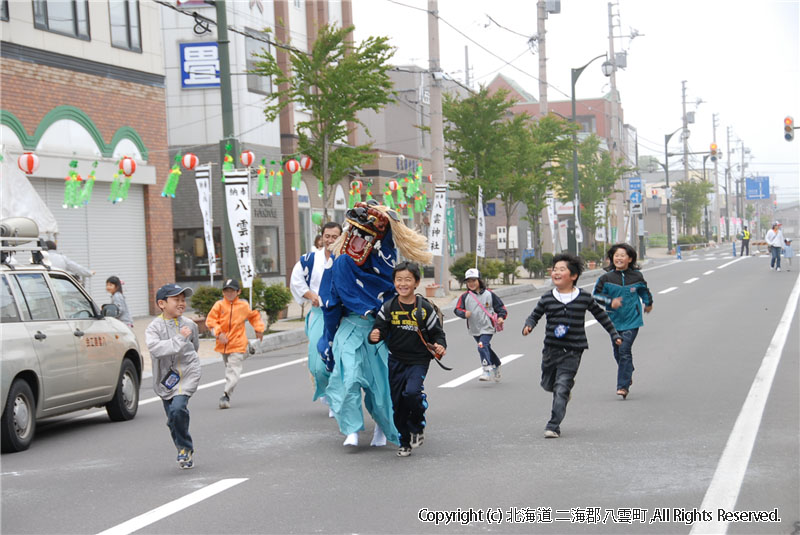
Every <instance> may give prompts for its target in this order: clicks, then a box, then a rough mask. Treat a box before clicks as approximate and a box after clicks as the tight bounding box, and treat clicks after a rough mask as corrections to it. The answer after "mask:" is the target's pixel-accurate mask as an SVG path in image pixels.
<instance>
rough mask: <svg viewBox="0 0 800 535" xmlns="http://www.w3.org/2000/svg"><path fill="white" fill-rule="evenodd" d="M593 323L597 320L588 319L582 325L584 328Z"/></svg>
mask: <svg viewBox="0 0 800 535" xmlns="http://www.w3.org/2000/svg"><path fill="white" fill-rule="evenodd" d="M595 323H597V320H589V321H587V322H586V323H584V324H583V327H584V329H585V328H586V327H591V326H592V325H594V324H595Z"/></svg>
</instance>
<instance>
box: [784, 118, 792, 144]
mask: <svg viewBox="0 0 800 535" xmlns="http://www.w3.org/2000/svg"><path fill="white" fill-rule="evenodd" d="M783 137H784V139H785V140H786V141H792V140H793V139H794V119H793V118H792V117H786V118H785V119H784V120H783Z"/></svg>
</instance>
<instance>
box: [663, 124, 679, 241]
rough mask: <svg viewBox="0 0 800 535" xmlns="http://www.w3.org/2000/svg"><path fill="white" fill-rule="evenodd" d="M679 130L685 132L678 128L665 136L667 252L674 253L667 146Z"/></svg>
mask: <svg viewBox="0 0 800 535" xmlns="http://www.w3.org/2000/svg"><path fill="white" fill-rule="evenodd" d="M678 130H683V127H682V126H680V127H678V128H677V129H676V130H675V131H674V132H672V133H671V134H667V135H665V136H664V176H665V178H666V181H667V252H669V251H672V208H671V207H670V202H669V198H670V197H672V192H671V191H670V189H669V150H668V149H667V145H668V144H669V140H670V139H672V136H674V135H675V134H677V133H678Z"/></svg>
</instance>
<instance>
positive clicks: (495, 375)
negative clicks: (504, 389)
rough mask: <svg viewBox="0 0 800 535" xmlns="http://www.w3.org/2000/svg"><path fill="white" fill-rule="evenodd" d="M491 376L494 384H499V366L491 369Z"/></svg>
mask: <svg viewBox="0 0 800 535" xmlns="http://www.w3.org/2000/svg"><path fill="white" fill-rule="evenodd" d="M492 375H493V378H494V382H495V383H499V382H500V366H495V367H494V368H492Z"/></svg>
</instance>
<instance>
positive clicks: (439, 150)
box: [428, 0, 450, 297]
mask: <svg viewBox="0 0 800 535" xmlns="http://www.w3.org/2000/svg"><path fill="white" fill-rule="evenodd" d="M428 56H429V70H430V72H431V78H432V80H431V175H432V178H433V183H434V184H439V185H445V184H446V183H445V180H444V123H443V120H442V68H441V65H440V63H439V3H438V1H437V0H428ZM446 235H447V233H445V236H446ZM442 243H443V247H442V250H441V253H442V259H441V262H440V263H439V265H438V266H436V262H435V260H434V275H435V277H436V282H437V283H438V284H439V287H438V288H437V289H436V296H437V297H445V296H447V289H445V286H449V281H450V277H449V275H448V272H447V267H448V264H449V258H448V257H449V254H448V253H449V248H448V244H447V243H446V239H445V240H444V241H443V242H442ZM437 267H438V274H436V271H437V269H436V268H437Z"/></svg>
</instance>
